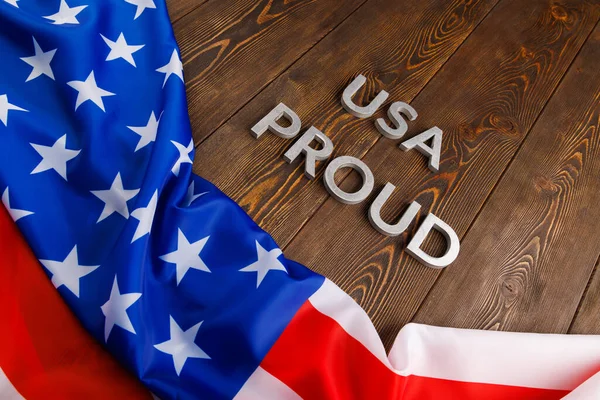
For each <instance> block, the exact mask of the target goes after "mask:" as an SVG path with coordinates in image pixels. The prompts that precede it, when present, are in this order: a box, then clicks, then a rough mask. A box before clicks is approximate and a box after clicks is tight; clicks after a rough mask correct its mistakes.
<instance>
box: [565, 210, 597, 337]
mask: <svg viewBox="0 0 600 400" xmlns="http://www.w3.org/2000/svg"><path fill="white" fill-rule="evenodd" d="M596 207H597V204H596ZM599 231H600V229H599V230H596V232H594V235H593V236H592V237H595V238H598V236H599V235H600V232H599ZM599 266H600V259H599V260H598V262H597V263H596V267H595V268H594V271H593V272H592V276H591V278H590V281H589V283H588V287H587V288H586V291H585V292H584V295H583V298H582V299H581V302H580V303H579V308H578V309H577V312H576V313H575V318H573V321H572V323H571V327H570V328H569V333H577V334H582V335H583V334H587V335H590V334H595V335H598V334H600V318H599V316H600V274H599V273H598V267H599Z"/></svg>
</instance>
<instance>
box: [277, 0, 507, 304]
mask: <svg viewBox="0 0 600 400" xmlns="http://www.w3.org/2000/svg"><path fill="white" fill-rule="evenodd" d="M500 1H501V0H498V1H496V3H495V4H494V5H493V6H492V7H491V8H490V10H489V11H488V12H487V13H486V14H485V16H484V17H483V18H481V20H480V21H479V22H478V23H477V24H476V25H475V26H474V27H473V30H471V33H470V34H469V35H467V37H465V39H464V40H463V41H462V42H461V43H460V44H459V45H458V46H456V49H455V50H454V52H453V53H452V55H451V56H449V57H448V58H447V59H446V61H444V62H443V63H442V64H441V65H440V67H439V68H438V69H437V71H435V72H434V73H433V74H432V75H431V77H430V78H429V79H427V81H426V83H425V84H424V85H423V87H421V89H419V90H418V91H417V93H416V94H415V95H414V96H413V99H416V98H417V97H418V96H419V94H421V92H422V91H423V89H425V87H427V85H428V84H429V82H431V80H432V79H433V78H435V77H436V76H437V74H438V73H439V72H440V71H441V70H442V69H443V68H444V65H446V63H447V62H448V61H450V59H451V58H452V57H453V56H454V54H456V52H457V51H458V50H459V49H460V48H461V47H462V46H463V44H464V43H465V42H466V41H467V40H468V39H469V37H470V36H471V35H472V34H473V32H475V30H477V27H478V26H479V25H480V24H481V23H482V22H483V21H485V20H486V19H487V17H488V16H489V15H490V14H491V12H492V11H493V10H494V9H495V8H496V6H497V5H498V4H499V3H500ZM359 72H360V71H359ZM357 73H358V72H357ZM382 139H385V138H384V137H383V136H382V137H380V138H378V139H377V140H375V141H374V142H373V144H372V145H371V146H370V147H369V148H368V149H367V151H366V152H365V154H364V155H363V156H362V157H361V160H362V159H364V158H365V157H366V156H367V154H369V152H370V151H371V149H372V148H373V147H375V145H376V144H377V143H379V141H380V140H382ZM350 172H351V171H348V172H346V173H345V174H344V175H343V176H342V179H341V181H340V183H339V185H340V186H341V185H342V184H343V182H344V181H345V180H346V179H347V178H348V176H349V175H350ZM486 200H487V199H486ZM324 205H325V201H323V202H322V203H321V205H320V206H319V207H317V209H316V210H315V212H313V214H312V215H311V216H310V217H308V218H307V219H306V220H305V221H304V222H303V223H302V225H300V228H299V229H298V231H297V232H296V233H295V234H294V235H293V236H292V237H291V238H290V239H289V240H288V242H287V244H286V245H285V246H283V250H285V249H286V248H287V247H288V246H289V245H290V244H291V243H292V242H293V241H294V238H295V237H296V236H298V235H299V234H300V232H301V231H302V230H303V229H304V227H305V226H306V224H308V222H309V221H310V220H311V219H312V218H313V217H314V216H315V215H317V213H318V212H319V210H320V209H321V208H322V207H323V206H324ZM469 228H470V227H469ZM415 313H416V311H415Z"/></svg>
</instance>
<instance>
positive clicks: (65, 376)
mask: <svg viewBox="0 0 600 400" xmlns="http://www.w3.org/2000/svg"><path fill="white" fill-rule="evenodd" d="M0 305H1V307H0V320H1V321H2V329H0V368H2V370H3V371H4V373H5V374H6V376H7V377H8V379H9V380H10V382H11V383H12V385H13V386H14V387H15V388H16V389H17V390H18V391H19V393H20V394H21V395H22V396H23V397H25V398H27V399H42V398H43V399H55V398H76V397H83V396H85V397H86V398H87V399H115V398H121V399H124V398H127V399H139V398H144V399H149V398H150V394H149V392H148V391H147V389H145V388H144V387H143V386H142V385H141V383H139V381H137V379H135V378H134V377H133V376H132V375H130V374H129V373H128V372H127V371H125V370H124V369H123V368H122V367H121V366H120V365H119V364H117V362H116V361H115V360H113V359H112V358H111V356H110V355H109V354H108V353H107V352H105V351H104V350H103V349H102V348H101V347H100V345H99V344H98V343H96V342H95V341H94V340H93V339H92V337H91V336H89V334H88V333H87V332H86V331H85V330H84V329H83V328H82V327H81V326H80V325H79V322H78V321H77V319H76V318H75V317H74V316H73V315H72V314H71V312H70V311H69V309H68V308H67V306H66V305H65V304H64V303H63V301H62V299H61V298H60V296H59V294H58V292H57V291H56V289H55V288H54V286H53V285H52V284H51V283H50V280H49V279H48V278H47V276H46V275H45V274H44V272H43V271H42V267H41V266H40V265H39V263H38V261H37V259H36V258H35V257H34V255H33V253H32V252H31V250H30V249H29V247H28V246H27V244H26V243H25V241H24V239H23V238H22V237H21V234H20V232H19V231H18V229H17V227H16V226H15V224H14V223H13V221H12V220H11V218H10V216H9V215H8V213H7V212H6V210H5V209H4V207H0Z"/></svg>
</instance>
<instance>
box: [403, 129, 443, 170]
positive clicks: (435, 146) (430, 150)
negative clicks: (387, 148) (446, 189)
mask: <svg viewBox="0 0 600 400" xmlns="http://www.w3.org/2000/svg"><path fill="white" fill-rule="evenodd" d="M431 138H433V140H432V146H431V147H429V146H427V145H426V144H425V142H426V141H428V140H429V139H431ZM399 147H400V148H401V149H402V150H404V151H408V150H411V149H413V148H416V149H417V150H419V152H420V153H421V154H423V155H424V156H426V157H429V169H430V170H432V171H433V172H438V171H439V169H440V152H441V151H442V130H441V129H440V128H438V127H437V126H434V127H433V128H429V129H427V130H426V131H425V132H423V133H420V134H418V135H417V136H415V137H413V138H411V139H408V140H406V141H404V142H402V143H400V146H399Z"/></svg>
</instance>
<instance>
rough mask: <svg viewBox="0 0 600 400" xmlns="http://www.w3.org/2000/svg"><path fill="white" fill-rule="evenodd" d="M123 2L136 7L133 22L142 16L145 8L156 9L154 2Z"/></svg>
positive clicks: (151, 0)
mask: <svg viewBox="0 0 600 400" xmlns="http://www.w3.org/2000/svg"><path fill="white" fill-rule="evenodd" d="M125 2H126V3H129V4H133V5H134V6H137V9H136V10H135V17H133V19H134V20H135V19H138V17H139V16H140V15H142V13H143V12H144V10H146V8H153V9H154V8H156V4H154V0H125Z"/></svg>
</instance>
